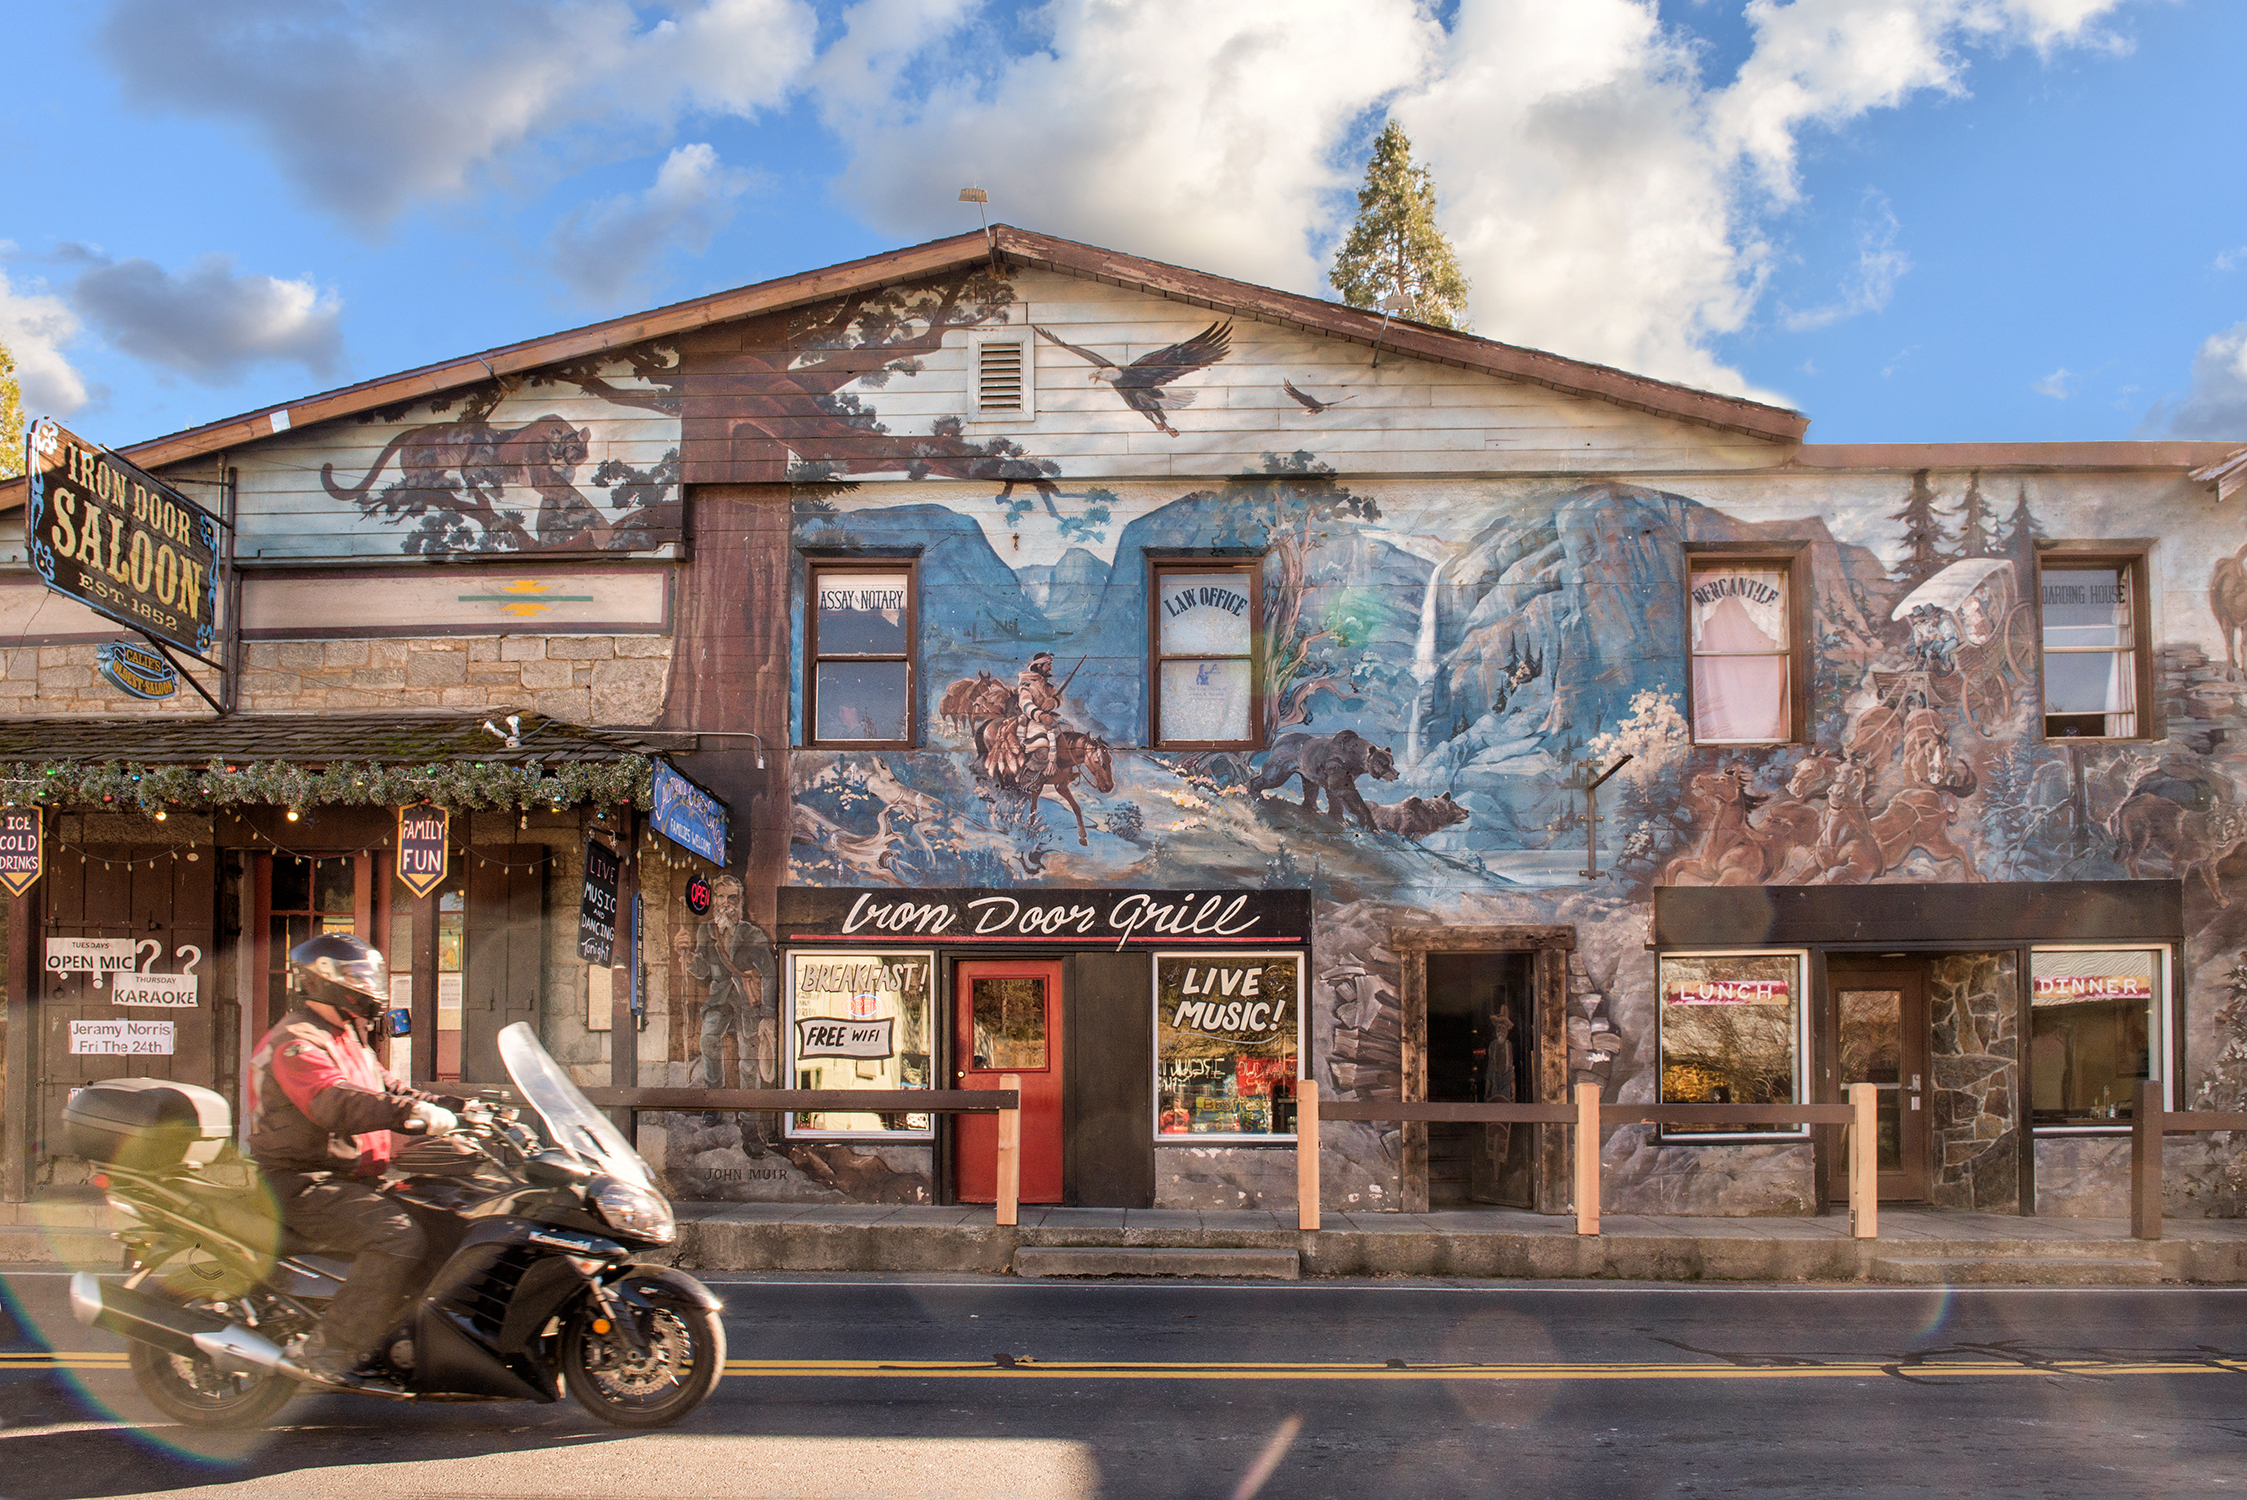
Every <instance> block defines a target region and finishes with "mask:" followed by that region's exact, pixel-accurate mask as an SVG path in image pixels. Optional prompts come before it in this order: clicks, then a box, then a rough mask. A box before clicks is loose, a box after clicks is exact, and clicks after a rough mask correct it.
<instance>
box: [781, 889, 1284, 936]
mask: <svg viewBox="0 0 2247 1500" xmlns="http://www.w3.org/2000/svg"><path fill="white" fill-rule="evenodd" d="M780 932H781V936H782V937H783V938H789V939H795V940H801V941H809V940H813V939H817V940H818V941H821V942H833V941H835V940H837V939H848V940H850V941H852V942H860V943H884V942H890V943H895V942H911V943H915V944H921V943H1034V944H1037V945H1039V946H1041V947H1050V948H1069V947H1076V948H1099V947H1112V948H1122V947H1126V946H1130V947H1139V948H1147V947H1155V946H1161V945H1175V946H1182V947H1186V946H1191V947H1204V946H1206V947H1210V948H1215V949H1223V948H1225V947H1227V946H1242V947H1249V946H1254V945H1256V944H1259V943H1261V944H1264V945H1266V946H1269V945H1271V944H1273V943H1298V942H1307V941H1308V940H1309V939H1310V936H1311V893H1310V892H1309V891H1243V890H1223V889H1215V890H1213V889H1202V890H1183V891H1136V890H1134V891H1118V890H1097V889H1077V890H1069V889H1057V888H1045V889H1029V888H1021V889H1010V890H972V889H971V890H958V889H952V890H925V891H916V890H899V889H897V888H896V887H894V886H893V887H889V888H887V889H883V890H874V891H860V890H847V889H844V890H837V889H828V888H822V887H812V886H786V887H783V888H782V889H781V892H780Z"/></svg>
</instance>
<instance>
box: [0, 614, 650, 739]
mask: <svg viewBox="0 0 2247 1500" xmlns="http://www.w3.org/2000/svg"><path fill="white" fill-rule="evenodd" d="M94 649H95V648H94V647H92V646H90V645H87V646H23V647H11V648H7V649H5V650H0V709H4V710H5V711H7V712H10V713H16V714H42V715H72V714H88V715H96V714H98V715H114V714H174V713H176V714H185V715H188V716H189V717H202V716H204V715H206V714H208V713H209V710H208V709H207V708H206V707H204V705H203V701H202V699H200V698H198V697H196V696H195V693H194V691H193V690H192V689H189V688H186V687H184V686H183V687H182V688H181V689H180V691H179V693H178V694H177V695H176V696H174V697H173V698H171V699H170V700H168V701H166V702H163V703H145V702H142V701H141V700H139V699H137V698H132V697H129V696H127V695H126V694H125V693H122V692H120V691H119V690H118V689H116V688H115V687H113V686H111V685H110V683H109V682H108V680H107V679H105V678H103V677H101V676H100V675H99V674H98V673H97V672H96V670H95V668H94ZM670 671H671V641H670V638H669V637H667V636H651V635H589V636H560V635H555V636H546V635H506V636H467V637H436V638H423V637H412V636H408V637H386V638H382V639H360V640H344V641H252V642H250V643H249V644H248V645H246V646H245V647H244V648H243V670H242V681H241V707H242V710H243V712H245V713H352V712H364V711H369V710H383V709H395V710H399V711H401V712H416V711H419V712H428V711H431V710H437V709H462V710H478V711H489V710H492V709H509V710H515V709H520V710H523V711H526V712H530V713H537V714H543V715H546V716H548V717H550V718H556V719H562V720H565V721H567V722H570V723H575V724H648V723H652V722H654V720H655V719H656V718H657V716H658V715H660V714H661V713H662V711H663V696H664V689H665V684H666V683H667V682H668V680H669V677H670Z"/></svg>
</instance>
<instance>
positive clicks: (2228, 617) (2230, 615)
mask: <svg viewBox="0 0 2247 1500" xmlns="http://www.w3.org/2000/svg"><path fill="white" fill-rule="evenodd" d="M2208 609H2209V612H2210V613H2212V614H2213V615H2215V617H2216V628H2217V629H2218V630H2220V631H2222V632H2223V637H2224V665H2225V666H2226V667H2228V668H2230V669H2231V670H2232V671H2233V672H2235V673H2236V672H2237V671H2238V670H2239V669H2240V666H2241V665H2242V662H2243V660H2247V547H2242V548H2240V549H2239V550H2238V551H2237V552H2234V553H2233V554H2232V555H2231V556H2229V557H2227V558H2224V559H2223V560H2222V561H2220V562H2218V563H2217V564H2216V569H2215V571H2214V572H2213V573H2210V574H2209V575H2208Z"/></svg>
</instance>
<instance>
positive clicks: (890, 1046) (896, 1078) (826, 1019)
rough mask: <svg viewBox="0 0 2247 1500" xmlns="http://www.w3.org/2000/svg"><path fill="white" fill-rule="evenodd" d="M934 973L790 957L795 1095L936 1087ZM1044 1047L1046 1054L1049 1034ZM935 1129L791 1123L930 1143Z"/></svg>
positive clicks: (857, 1117) (904, 962) (822, 1118)
mask: <svg viewBox="0 0 2247 1500" xmlns="http://www.w3.org/2000/svg"><path fill="white" fill-rule="evenodd" d="M935 972H936V955H934V954H933V953H869V952H867V951H865V950H864V949H858V950H854V951H848V952H836V953H791V954H789V955H788V962H787V966H786V968H785V970H784V973H785V976H786V983H785V989H786V991H787V995H786V1005H787V1033H788V1065H789V1072H790V1075H791V1076H792V1077H794V1079H795V1080H796V1083H795V1086H796V1087H797V1088H800V1089H925V1088H929V1087H931V1086H932V1074H931V1069H930V1048H929V1039H930V1037H932V1036H933V1035H934V1034H935V1033H934V1031H933V1029H932V1028H933V1026H934V1024H935V1022H934V983H933V977H934V975H935ZM1040 1015H1041V1021H1042V1016H1043V1012H1042V1011H1041V1012H1040ZM980 1019H981V1016H980V1014H979V1015H978V1020H980ZM1037 1047H1038V1050H1039V1051H1040V1052H1041V1053H1042V1052H1043V1050H1044V1038H1043V1035H1042V1033H1041V1035H1040V1036H1039V1038H1038V1041H1037ZM930 1120H931V1117H930V1116H928V1115H926V1114H906V1113H899V1112H884V1113H880V1114H859V1113H849V1112H843V1111H824V1112H819V1113H804V1114H795V1115H791V1116H789V1117H788V1133H789V1134H790V1135H791V1136H800V1135H820V1136H836V1135H843V1136H887V1137H903V1138H913V1139H922V1140H925V1139H927V1138H929V1136H930V1135H932V1134H933V1131H932V1129H931V1125H930Z"/></svg>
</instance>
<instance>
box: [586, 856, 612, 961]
mask: <svg viewBox="0 0 2247 1500" xmlns="http://www.w3.org/2000/svg"><path fill="white" fill-rule="evenodd" d="M616 875H617V859H616V854H615V852H614V851H613V850H611V849H610V848H609V846H608V845H606V844H604V843H601V842H600V841H599V840H598V839H587V840H586V841H585V894H584V896H583V897H582V898H581V899H580V900H579V902H578V905H577V956H578V957H579V958H582V959H584V960H585V961H586V962H587V963H589V964H595V965H598V966H600V967H603V968H606V967H607V966H608V965H609V964H611V963H612V962H614V961H615V956H616Z"/></svg>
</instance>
